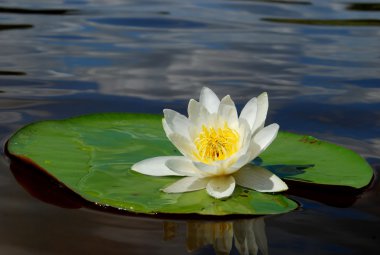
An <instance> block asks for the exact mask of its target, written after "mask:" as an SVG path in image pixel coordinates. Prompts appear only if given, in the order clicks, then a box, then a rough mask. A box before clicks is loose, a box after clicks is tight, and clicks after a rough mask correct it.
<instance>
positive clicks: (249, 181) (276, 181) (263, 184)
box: [234, 164, 288, 192]
mask: <svg viewBox="0 0 380 255" xmlns="http://www.w3.org/2000/svg"><path fill="white" fill-rule="evenodd" d="M234 177H235V179H236V183H237V185H240V186H243V187H246V188H249V189H254V190H257V191H260V192H279V191H284V190H287V189H288V186H287V185H286V183H285V182H283V181H282V180H281V179H280V178H278V177H277V176H276V175H275V174H273V173H272V172H271V171H269V170H267V169H265V168H263V167H260V166H254V165H251V164H248V165H246V166H244V167H243V168H241V169H240V170H239V171H237V172H236V173H234Z"/></svg>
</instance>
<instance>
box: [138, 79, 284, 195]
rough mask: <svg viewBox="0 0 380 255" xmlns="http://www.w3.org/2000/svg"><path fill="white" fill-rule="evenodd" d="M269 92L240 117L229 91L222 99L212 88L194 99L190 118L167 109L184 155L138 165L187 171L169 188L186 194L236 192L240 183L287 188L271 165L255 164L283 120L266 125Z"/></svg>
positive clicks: (167, 124)
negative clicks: (254, 161) (269, 166)
mask: <svg viewBox="0 0 380 255" xmlns="http://www.w3.org/2000/svg"><path fill="white" fill-rule="evenodd" d="M267 111H268V95H267V93H265V92H264V93H262V94H261V95H260V96H258V97H257V98H252V99H251V100H249V101H248V103H247V104H246V105H245V106H244V108H243V110H242V111H241V113H240V115H239V116H238V113H237V110H236V107H235V104H234V102H233V101H232V99H231V97H230V96H229V95H227V96H225V97H224V98H223V99H222V100H219V98H218V97H217V95H215V93H214V92H213V91H212V90H210V89H209V88H206V87H204V88H203V89H202V91H201V95H200V99H199V102H197V101H196V100H194V99H191V100H190V101H189V105H188V115H189V116H188V118H187V117H185V116H184V115H182V114H180V113H178V112H176V111H173V110H170V109H165V110H164V118H163V120H162V124H163V127H164V130H165V133H166V135H167V137H168V138H169V140H170V141H171V142H172V143H173V144H174V146H175V147H176V148H177V149H178V150H179V151H180V152H181V153H182V155H183V156H162V157H154V158H149V159H145V160H142V161H140V162H138V163H136V164H134V165H133V166H132V170H134V171H136V172H139V173H142V174H146V175H152V176H168V175H174V176H186V177H184V178H182V179H180V180H178V181H177V182H175V183H173V184H171V185H170V186H168V187H166V188H164V189H163V191H164V192H167V193H182V192H189V191H195V190H200V189H204V188H205V189H206V191H207V193H208V194H209V195H210V196H213V197H215V198H219V199H220V198H226V197H229V196H231V194H232V193H233V191H234V189H235V186H236V185H240V186H243V187H246V188H249V189H254V190H256V191H260V192H279V191H284V190H287V189H288V187H287V185H286V184H285V183H284V182H283V181H282V180H281V179H280V178H278V177H277V176H276V175H274V174H273V173H272V172H270V171H269V170H267V169H265V168H263V167H259V166H254V165H252V164H249V163H250V162H251V161H252V160H253V159H254V158H256V157H257V156H258V155H259V154H260V153H261V152H263V151H264V150H265V149H266V148H267V147H268V146H269V145H270V144H271V143H272V141H273V140H274V139H275V138H276V136H277V132H278V129H279V126H278V124H275V123H274V124H271V125H269V126H266V127H264V122H265V119H266V115H267Z"/></svg>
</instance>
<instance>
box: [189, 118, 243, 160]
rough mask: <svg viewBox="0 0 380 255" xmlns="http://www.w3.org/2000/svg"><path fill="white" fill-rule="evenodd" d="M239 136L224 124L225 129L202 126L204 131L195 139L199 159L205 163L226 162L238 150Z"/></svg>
mask: <svg viewBox="0 0 380 255" xmlns="http://www.w3.org/2000/svg"><path fill="white" fill-rule="evenodd" d="M238 142H239V134H238V132H236V130H234V129H231V128H229V127H228V126H227V123H226V124H224V127H223V128H218V129H215V128H213V127H210V128H207V127H206V126H204V125H203V126H202V131H201V132H200V133H199V136H198V137H197V138H196V139H195V142H194V143H195V146H196V147H197V150H198V153H195V154H196V156H197V158H198V159H199V160H200V161H201V162H203V163H210V162H211V161H215V160H224V159H226V158H228V157H230V156H231V155H232V154H234V153H235V152H236V151H237V150H238Z"/></svg>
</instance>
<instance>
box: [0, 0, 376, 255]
mask: <svg viewBox="0 0 380 255" xmlns="http://www.w3.org/2000/svg"><path fill="white" fill-rule="evenodd" d="M0 14H1V15H0V52H1V56H2V57H1V58H0V132H1V141H2V143H3V144H4V143H5V141H6V139H7V138H8V137H9V136H10V134H11V133H13V132H15V131H16V130H17V129H18V128H20V127H21V126H23V125H26V124H28V123H30V122H33V121H37V120H43V119H59V118H65V117H70V116H74V115H79V114H85V113H93V112H113V111H116V112H121V111H125V112H149V113H161V111H162V109H163V108H171V109H175V110H177V111H180V112H182V113H185V112H186V107H187V101H188V99H189V98H197V97H198V95H199V91H200V89H201V87H203V86H209V87H210V88H212V89H213V90H214V91H215V92H216V93H217V94H219V95H224V94H231V96H232V98H233V99H234V100H235V101H236V103H237V106H238V108H241V107H242V106H243V104H244V103H245V102H246V101H247V100H248V99H250V98H251V97H252V96H255V95H258V94H259V93H260V92H261V91H268V93H269V96H270V103H271V106H270V114H269V116H268V123H271V122H278V123H279V124H280V126H281V128H282V129H283V130H288V131H292V132H297V133H306V134H310V135H313V136H316V137H319V138H322V139H325V140H329V141H332V142H336V143H339V144H342V145H344V146H346V147H349V148H351V149H353V150H355V151H356V152H358V153H359V154H361V155H362V156H364V157H366V158H367V159H368V160H369V161H370V163H371V164H372V165H373V167H374V168H375V170H376V172H378V170H379V165H380V138H379V137H380V136H379V134H380V132H379V130H380V90H379V87H380V72H379V66H380V47H379V46H378V45H379V42H380V30H379V26H378V25H376V24H377V22H379V19H380V17H379V14H380V13H379V11H378V4H377V5H376V4H373V5H369V4H368V3H366V1H355V2H352V1H349V0H343V1H317V0H314V1H264V0H260V1H228V0H224V1H222V0H207V1H200V0H191V1H186V2H183V1H172V0H167V1H123V0H119V1H118V0H112V1H109V0H107V1H105V0H92V1H86V0H66V1H65V0H60V1H54V2H51V1H49V2H47V1H42V0H39V1H33V2H31V1H27V0H21V1H17V4H16V3H15V2H14V1H7V0H5V1H1V2H0ZM352 20H355V22H354V23H352ZM366 20H367V21H368V20H372V21H371V22H372V23H371V24H366V23H365V22H366ZM313 22H314V23H313ZM350 22H351V23H350ZM0 168H1V171H0V191H1V192H0V194H2V195H0V200H1V201H3V203H1V204H0V226H1V227H0V251H2V252H7V254H51V253H54V254H68V253H66V252H69V253H70V254H77V253H87V254H104V253H109V254H124V253H125V249H126V247H131V248H130V250H131V251H133V254H146V252H147V251H148V252H154V253H155V254H161V253H162V254H167V253H168V252H169V251H170V250H171V249H173V250H172V251H175V252H176V254H183V253H186V250H185V246H184V244H183V243H178V244H176V243H171V244H168V243H167V242H164V241H163V240H162V238H161V236H160V235H161V234H162V224H161V223H162V222H161V221H155V220H152V219H135V218H132V219H131V218H128V217H120V216H115V215H108V214H105V213H99V212H93V211H88V210H67V209H66V210H63V209H61V208H57V207H53V206H50V205H47V204H44V203H40V202H39V201H38V200H36V199H34V198H31V197H30V196H29V195H28V194H27V193H26V192H25V191H24V190H22V189H21V187H20V186H19V185H18V183H17V182H16V181H15V180H14V178H13V176H12V175H11V173H10V171H9V169H8V168H9V167H8V165H7V163H6V162H5V158H4V159H3V160H2V161H1V165H0ZM379 190H380V189H379V185H378V183H377V182H375V185H374V187H372V189H371V190H370V191H368V192H366V193H364V194H363V195H362V196H361V198H360V199H358V201H357V202H356V203H355V204H354V205H353V206H352V207H349V208H335V207H332V206H328V205H325V204H323V203H320V202H315V201H312V200H308V199H301V198H297V199H298V200H300V201H301V202H302V205H303V209H302V210H300V211H297V212H293V213H290V214H287V215H282V216H278V217H269V218H268V219H266V224H267V234H268V245H269V253H270V254H297V253H298V254H305V253H306V252H307V253H309V254H338V253H343V254H364V253H366V254H374V253H373V252H374V251H375V250H376V249H377V250H378V249H379V248H380V247H379V245H378V240H377V239H378V238H379V236H378V234H377V232H376V231H377V228H376V227H375V226H376V225H379V222H380V219H379V215H380V210H379V207H378V204H379V203H380V201H379V199H378V197H379V196H378V195H379ZM358 215H359V216H358ZM339 216H342V217H339ZM343 216H344V217H343ZM183 224H185V223H183ZM321 226H322V227H321ZM58 230H60V231H58ZM61 231H62V232H61ZM136 231H137V232H136ZM135 233H138V234H136V235H135V236H134V234H135ZM127 237H128V238H130V239H128V238H127ZM63 239H64V240H66V243H65V247H66V248H65V249H66V250H62V249H63V248H62V244H60V243H61V240H63ZM144 240H152V241H151V243H150V244H148V245H147V244H146V242H144ZM78 242H79V243H81V244H83V246H81V247H79V248H75V247H78V246H77V245H78ZM68 247H69V248H68ZM207 251H208V250H207ZM196 254H206V251H203V253H202V251H200V252H198V253H196ZM375 254H376V253H375Z"/></svg>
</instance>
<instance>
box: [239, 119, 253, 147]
mask: <svg viewBox="0 0 380 255" xmlns="http://www.w3.org/2000/svg"><path fill="white" fill-rule="evenodd" d="M238 130H239V135H240V137H239V151H242V153H245V152H246V151H247V149H248V146H249V143H250V142H251V138H252V133H251V129H250V127H249V124H248V122H247V121H246V120H245V119H239V129H238Z"/></svg>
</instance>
